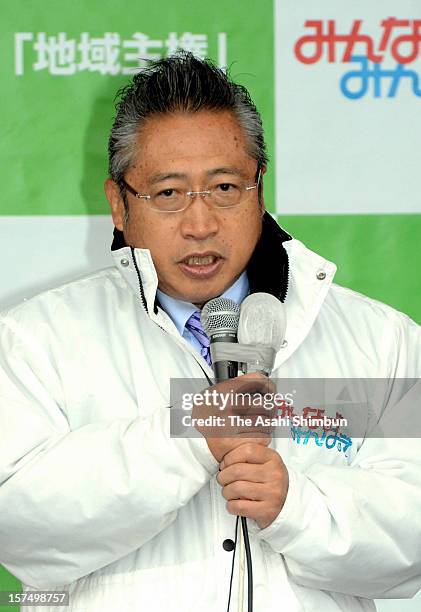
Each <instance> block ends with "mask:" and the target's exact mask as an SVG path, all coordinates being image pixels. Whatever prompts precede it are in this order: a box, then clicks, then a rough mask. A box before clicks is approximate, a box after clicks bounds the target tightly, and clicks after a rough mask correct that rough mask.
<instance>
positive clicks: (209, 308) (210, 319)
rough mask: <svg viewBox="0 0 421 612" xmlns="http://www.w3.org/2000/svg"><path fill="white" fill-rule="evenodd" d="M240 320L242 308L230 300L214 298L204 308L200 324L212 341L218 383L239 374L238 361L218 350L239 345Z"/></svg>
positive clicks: (213, 363) (214, 368) (211, 348)
mask: <svg viewBox="0 0 421 612" xmlns="http://www.w3.org/2000/svg"><path fill="white" fill-rule="evenodd" d="M239 319H240V307H239V306H238V304H236V303H235V302H234V301H233V300H229V299H228V298H221V297H218V298H214V299H213V300H209V302H207V303H206V304H205V305H204V306H203V308H202V312H201V315H200V322H201V324H202V327H203V329H204V330H205V332H206V334H207V336H208V338H209V340H210V351H211V356H212V367H213V371H214V373H215V381H216V382H217V383H218V382H222V381H224V380H228V379H229V378H235V377H236V376H237V374H238V363H237V360H236V359H230V358H229V357H226V356H225V354H224V353H222V354H221V352H218V350H217V349H218V344H219V345H220V347H222V346H227V345H232V344H236V343H237V329H238V321H239ZM222 343H223V344H222Z"/></svg>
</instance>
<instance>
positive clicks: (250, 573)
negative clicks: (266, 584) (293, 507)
mask: <svg viewBox="0 0 421 612" xmlns="http://www.w3.org/2000/svg"><path fill="white" fill-rule="evenodd" d="M239 519H240V517H239V516H237V520H236V521H235V537H234V550H233V553H232V563H231V576H230V583H229V593H228V605H227V612H229V609H230V604H231V592H232V581H233V577H234V565H235V553H236V550H237V540H238V522H239ZM241 528H242V532H243V538H244V550H245V553H246V563H247V612H253V564H252V558H251V548H250V539H249V532H248V527H247V519H246V517H245V516H242V517H241Z"/></svg>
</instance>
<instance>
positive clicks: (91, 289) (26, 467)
mask: <svg viewBox="0 0 421 612" xmlns="http://www.w3.org/2000/svg"><path fill="white" fill-rule="evenodd" d="M121 96H122V97H121V101H120V103H119V106H118V112H117V116H116V119H115V122H114V125H113V128H112V132H111V136H110V143H109V159H110V166H109V169H110V178H109V179H108V180H107V181H106V184H105V191H106V195H107V198H108V200H109V202H110V206H111V211H112V215H113V220H114V223H115V227H116V230H115V238H114V243H113V255H114V259H115V264H116V266H115V268H114V269H106V270H103V271H100V272H97V273H94V274H91V275H90V276H88V277H85V278H83V279H80V280H78V281H75V282H73V283H70V284H67V285H64V286H62V287H59V288H57V289H54V290H52V291H49V292H46V293H44V294H41V295H40V296H37V297H35V298H33V299H32V300H29V301H28V302H27V303H25V304H24V305H22V306H18V307H17V308H15V309H13V310H11V311H9V312H8V313H5V314H4V316H3V317H2V322H1V346H2V353H1V374H0V388H1V405H0V409H1V414H2V445H1V449H0V459H1V461H0V466H1V468H0V469H1V471H0V483H1V487H0V516H1V517H2V518H1V521H0V551H1V552H0V561H1V562H2V563H3V564H4V565H5V566H6V567H7V568H8V569H9V570H10V571H11V572H13V573H14V574H15V575H16V576H17V577H18V578H20V579H21V580H22V581H23V583H24V584H25V585H27V586H28V588H29V587H31V590H34V589H47V590H50V589H56V590H60V589H62V590H66V591H69V592H70V606H69V607H68V608H67V607H66V608H64V607H63V608H61V607H54V608H53V607H51V610H60V609H63V610H65V609H66V610H67V609H68V610H74V611H79V612H81V611H82V610H85V611H89V612H99V611H101V612H108V611H109V612H111V611H114V610H117V609H121V610H130V611H132V610H133V611H134V610H139V611H143V610H154V612H160V611H164V610H165V611H166V612H167V611H174V612H176V611H181V610H183V611H184V610H190V609H197V610H203V611H211V610H212V611H215V610H225V609H226V606H227V597H228V586H229V577H230V572H231V564H232V550H231V548H232V547H230V545H229V544H230V540H232V538H233V536H234V530H235V522H236V518H235V517H236V516H237V515H241V516H245V517H247V518H248V519H249V521H248V522H249V530H250V541H251V549H252V557H253V572H254V606H255V607H254V609H255V610H258V611H265V612H271V611H274V612H275V611H277V610H285V611H288V612H298V611H299V610H300V611H302V610H306V611H313V610H324V611H326V612H337V611H339V610H342V611H357V610H374V609H375V606H374V604H373V602H372V599H373V598H376V597H411V596H412V595H413V594H414V593H415V592H416V591H417V590H418V588H419V586H420V584H421V580H420V573H421V552H420V547H419V541H418V537H417V535H418V533H419V530H420V528H421V513H420V512H419V510H420V508H421V489H420V484H421V471H420V463H421V458H420V453H419V451H418V446H417V440H411V439H406V440H404V441H402V440H399V439H379V438H373V437H372V438H370V437H368V436H367V438H366V439H365V440H362V439H361V440H354V443H353V445H352V446H351V449H350V451H349V452H348V453H347V454H345V453H343V452H337V450H335V452H333V450H332V449H328V448H327V447H326V446H319V445H317V444H312V445H311V444H308V445H300V444H297V442H296V441H294V440H293V439H292V438H289V439H287V438H275V437H273V438H272V439H269V438H268V437H267V436H266V437H263V438H259V437H253V436H250V437H247V438H245V437H244V436H241V435H234V436H233V437H230V436H227V437H224V436H220V437H213V438H212V437H210V436H206V435H205V437H200V438H185V439H180V438H175V437H171V436H170V434H169V420H170V410H169V409H168V406H169V403H170V400H169V397H170V380H171V378H197V379H204V380H206V379H211V378H212V376H213V371H212V368H211V366H210V364H209V351H208V346H207V343H206V339H205V338H204V337H203V333H202V332H201V330H200V326H199V325H198V316H197V311H198V310H200V309H201V307H202V306H203V304H204V303H206V302H207V301H208V300H210V299H211V298H213V297H215V296H220V295H222V296H224V297H228V298H231V299H233V300H234V301H236V302H237V303H239V304H240V303H241V302H242V300H243V299H244V298H245V297H246V295H247V294H248V293H254V292H256V291H263V292H267V293H271V294H272V295H275V296H276V297H277V298H278V299H279V301H280V303H284V307H285V309H286V312H287V319H288V327H287V335H286V339H285V342H284V343H283V346H282V348H281V349H280V351H279V352H278V354H277V356H276V361H275V365H274V370H273V374H272V375H273V377H275V376H276V377H281V376H282V377H284V376H288V377H304V378H317V377H320V378H322V377H332V378H341V377H342V378H345V377H347V378H385V379H400V378H406V379H407V378H411V377H412V378H414V379H416V378H418V377H419V375H420V372H421V359H420V348H421V333H420V328H419V327H418V326H416V325H415V324H414V323H413V322H412V321H410V320H409V319H408V318H407V317H405V316H404V315H402V314H400V313H397V312H395V311H394V310H392V309H391V308H389V307H387V306H384V305H383V304H380V303H378V302H374V301H372V300H369V299H368V298H365V297H362V296H360V295H357V294H355V293H353V292H352V291H348V290H346V289H343V288H341V287H337V286H335V285H333V284H332V279H333V275H334V272H335V267H334V266H333V264H331V263H329V262H327V261H325V260H324V259H323V258H321V257H319V256H317V255H315V254H314V253H311V252H310V251H308V250H307V249H306V248H305V247H304V246H303V245H302V244H301V243H300V242H298V241H296V240H292V239H291V237H290V236H289V235H288V234H286V233H285V232H284V231H283V230H281V229H280V228H279V227H278V226H277V224H276V223H275V222H274V221H273V219H272V218H271V217H270V215H268V214H267V213H265V209H264V197H263V176H264V173H265V170H266V165H267V157H266V154H265V146H264V139H263V132H262V126H261V122H260V118H259V115H258V113H257V111H256V109H255V107H254V105H253V103H252V102H251V100H250V98H249V95H248V93H247V92H246V91H245V90H244V89H243V88H242V87H241V86H239V85H235V84H234V83H232V82H231V81H229V79H228V78H227V77H226V76H225V75H224V74H223V73H222V72H221V71H219V70H218V69H216V68H214V67H213V66H212V65H211V64H210V63H208V62H203V61H201V60H198V59H195V58H194V57H193V56H191V55H189V54H182V55H179V56H175V57H172V58H169V59H166V60H162V61H159V62H157V63H155V64H153V65H152V67H151V68H150V69H148V70H147V71H144V72H142V73H140V74H138V75H136V76H135V77H134V79H133V83H132V84H130V85H129V86H128V87H127V88H125V90H123V92H122V93H121ZM201 333H202V335H201ZM259 380H260V381H262V380H263V377H261V378H260V379H259ZM244 381H247V378H242V377H239V378H238V379H236V380H234V382H233V385H234V386H235V385H241V384H242V383H243V382H244ZM257 384H262V388H263V383H259V382H258V383H257ZM219 388H220V389H223V388H224V383H222V384H220V386H219ZM399 389H400V386H399V385H397V386H394V385H393V384H392V385H391V387H390V389H389V397H388V398H385V401H384V404H383V405H381V406H380V407H379V406H376V409H377V412H374V413H373V412H370V414H368V413H367V415H366V420H367V422H366V431H367V432H368V431H369V430H370V428H371V429H372V428H373V426H374V425H375V424H376V423H377V421H378V422H379V424H380V425H381V424H382V423H383V422H386V421H387V419H390V418H391V416H390V415H391V414H392V413H393V414H392V416H393V415H394V414H399V415H400V417H402V419H405V417H407V416H408V414H409V415H410V414H411V407H414V406H415V407H416V402H417V401H418V394H417V393H415V392H414V389H415V391H416V386H415V385H414V386H412V387H411V388H410V389H409V390H408V394H407V395H406V396H404V394H403V392H400V391H399ZM411 394H412V395H411ZM408 398H409V399H408ZM409 400H410V401H409ZM408 406H409V408H408ZM252 433H253V432H252ZM254 433H256V432H254ZM403 442H405V443H403ZM227 542H228V545H227ZM236 571H237V570H236ZM235 576H236V580H237V574H235ZM240 599H241V595H239V594H238V586H237V585H236V583H235V585H234V589H233V592H232V602H231V605H232V606H233V607H232V609H238V605H239V604H238V602H239V600H240ZM31 609H32V610H34V609H35V610H37V608H36V607H35V608H31ZM39 609H40V610H48V609H49V608H48V607H42V608H39Z"/></svg>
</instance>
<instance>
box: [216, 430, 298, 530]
mask: <svg viewBox="0 0 421 612" xmlns="http://www.w3.org/2000/svg"><path fill="white" fill-rule="evenodd" d="M220 470H221V471H220V472H219V474H218V476H217V481H218V482H219V484H220V485H222V487H223V489H222V495H223V497H224V498H225V499H226V500H227V502H228V503H227V510H228V512H229V513H230V514H235V515H236V516H246V517H247V518H251V519H254V520H255V521H256V522H257V524H258V525H259V527H260V528H261V529H265V527H268V526H269V525H270V524H271V523H272V521H274V520H275V518H276V517H277V516H278V514H279V513H280V511H281V510H282V508H283V505H284V503H285V499H286V496H287V493H288V484H289V478H288V470H287V468H286V467H285V464H284V462H283V461H282V459H281V456H280V455H279V453H277V452H276V451H274V450H272V449H271V448H266V447H265V446H261V445H260V444H256V441H253V442H249V443H247V444H242V445H241V446H238V447H237V448H235V449H234V450H232V451H230V452H228V453H227V454H226V455H225V456H224V458H223V460H222V463H221V466H220Z"/></svg>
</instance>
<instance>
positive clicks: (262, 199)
mask: <svg viewBox="0 0 421 612" xmlns="http://www.w3.org/2000/svg"><path fill="white" fill-rule="evenodd" d="M266 170H267V168H266V166H262V168H261V170H260V172H261V175H260V184H259V193H260V198H259V206H260V214H261V216H262V217H263V215H264V214H265V212H266V206H265V196H264V188H263V187H264V185H263V175H264V174H265V173H266Z"/></svg>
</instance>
